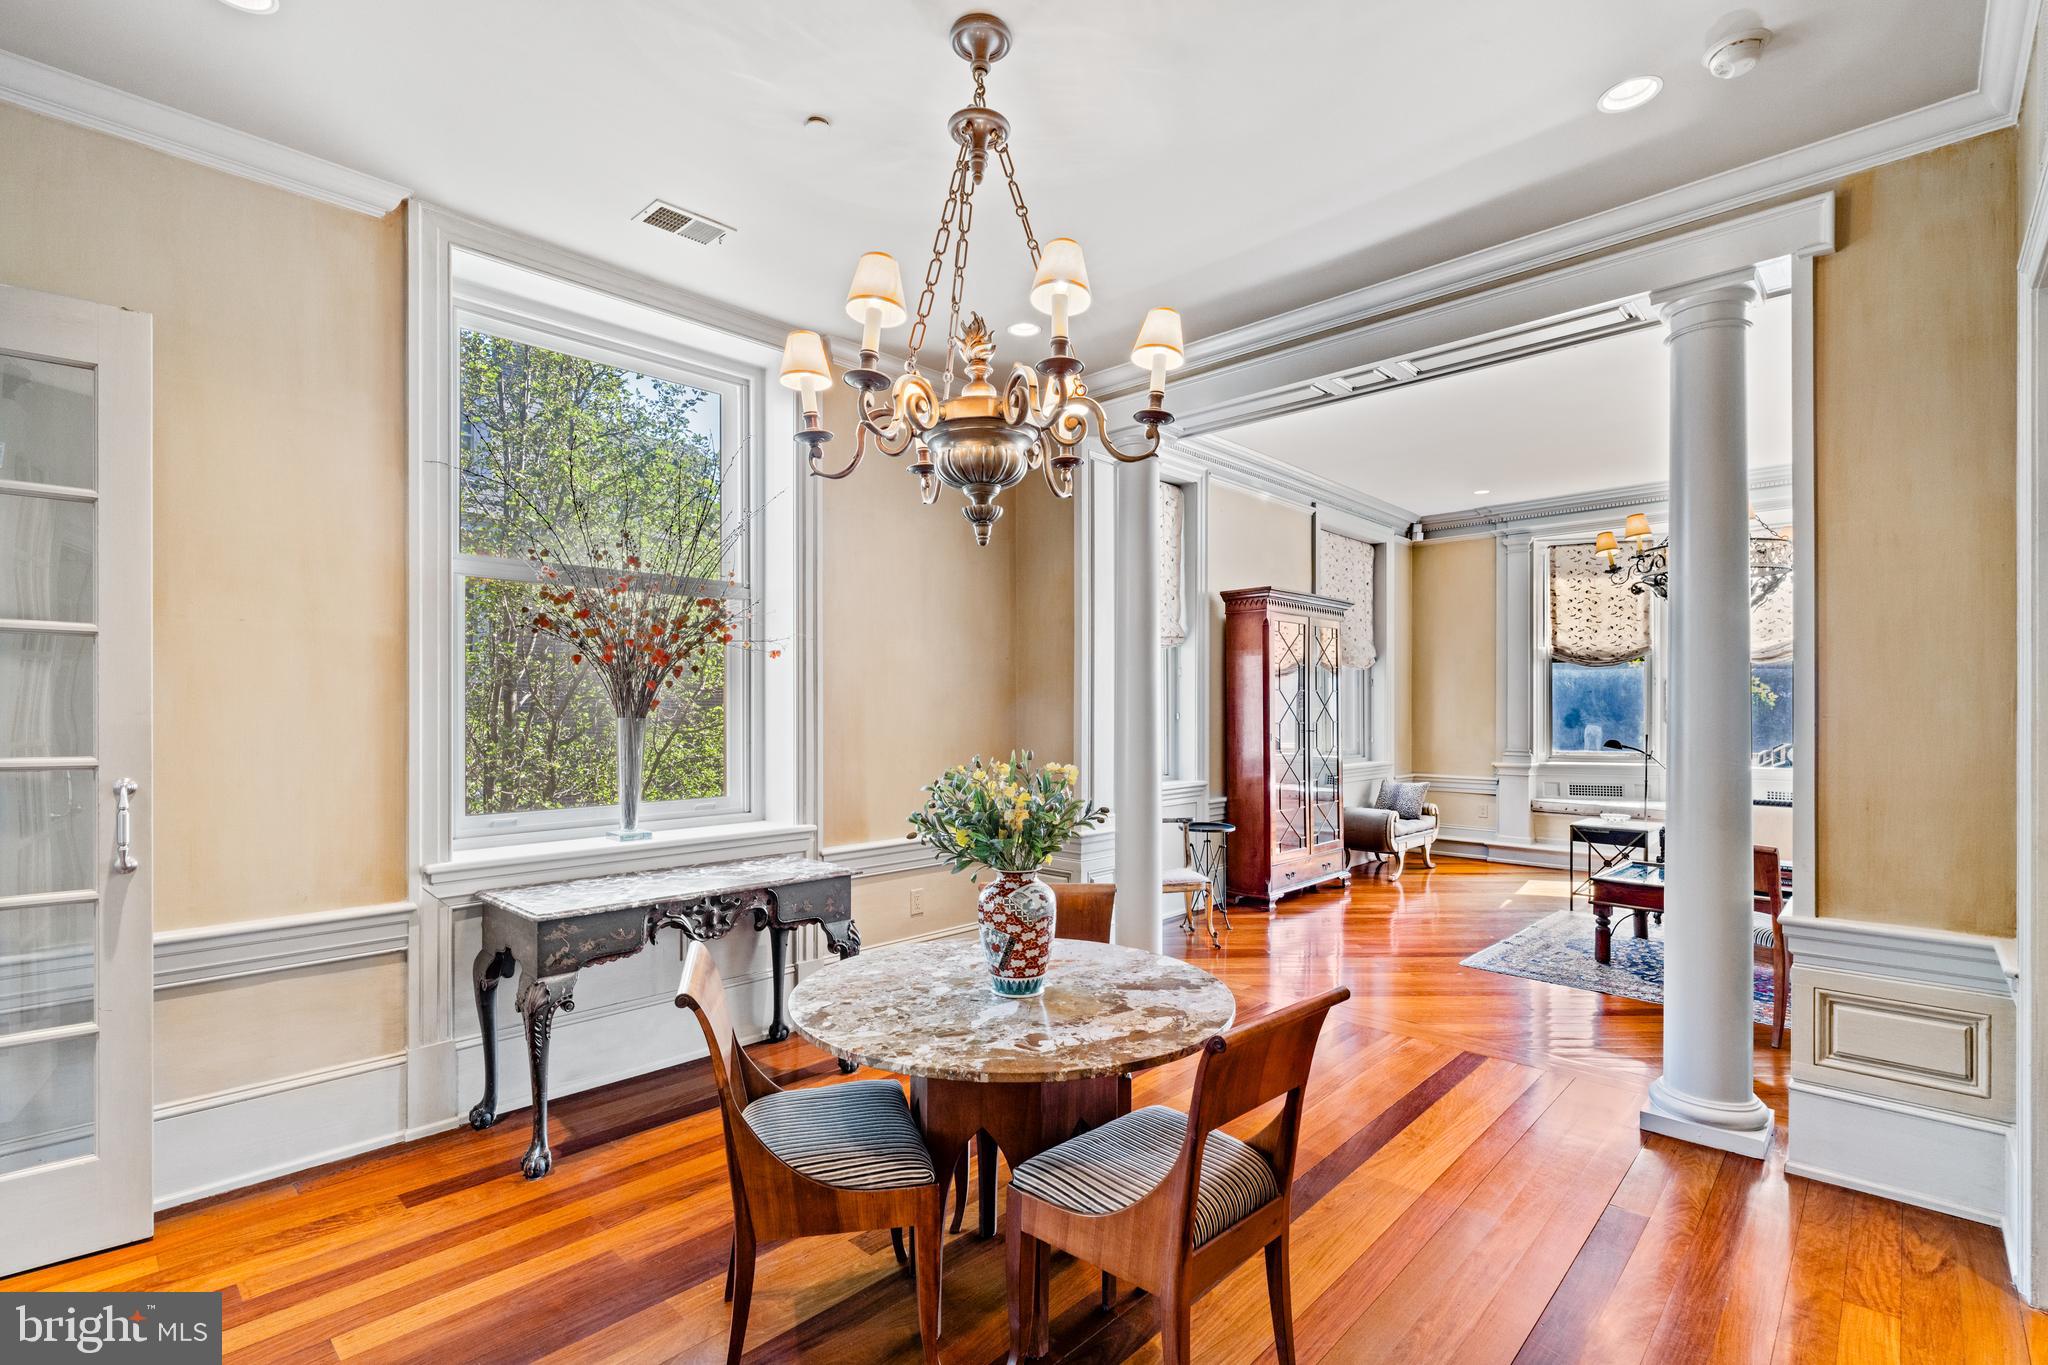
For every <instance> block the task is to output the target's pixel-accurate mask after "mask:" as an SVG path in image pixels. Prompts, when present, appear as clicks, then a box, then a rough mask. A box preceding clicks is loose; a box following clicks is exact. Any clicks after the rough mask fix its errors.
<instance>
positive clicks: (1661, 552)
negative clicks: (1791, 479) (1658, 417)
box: [1593, 507, 1792, 607]
mask: <svg viewBox="0 0 2048 1365" xmlns="http://www.w3.org/2000/svg"><path fill="white" fill-rule="evenodd" d="M1749 520H1750V522H1751V524H1752V525H1753V526H1754V527H1755V529H1754V530H1752V531H1751V532H1750V533H1749V605H1750V606H1751V607H1755V606H1756V605H1757V604H1758V603H1760V602H1762V601H1763V600H1764V599H1765V598H1766V597H1769V596H1770V595H1771V594H1772V593H1774V592H1776V591H1777V590H1778V588H1779V586H1780V585H1781V584H1783V583H1784V581H1785V580H1786V579H1787V578H1788V577H1790V576H1791V573H1792V528H1791V527H1789V526H1787V527H1785V528H1784V529H1782V530H1780V529H1779V528H1778V527H1775V526H1773V525H1771V524H1770V523H1769V522H1768V521H1765V520H1764V519H1763V518H1762V517H1760V516H1758V515H1757V510H1756V508H1754V507H1752V508H1750V509H1749ZM1623 540H1626V541H1628V542H1629V544H1630V545H1631V546H1632V547H1633V548H1631V549H1630V550H1629V551H1628V552H1627V553H1628V558H1627V559H1623V558H1621V556H1622V553H1623V551H1622V547H1621V543H1620V542H1621V541H1623ZM1653 541H1654V542H1655V543H1652V542H1653ZM1593 548H1594V550H1595V551H1597V552H1598V553H1600V554H1603V555H1605V556H1607V570H1606V572H1607V576H1608V577H1609V578H1611V579H1613V580H1614V581H1615V582H1617V583H1624V584H1626V585H1627V586H1628V590H1629V591H1630V592H1631V593H1637V594H1640V593H1642V592H1643V591H1645V590H1646V589H1647V590H1648V591H1650V592H1654V593H1656V594H1657V596H1659V597H1669V596H1670V595H1671V537H1670V536H1668V535H1667V536H1665V537H1664V538H1663V539H1662V540H1657V539H1656V536H1655V535H1654V533H1653V532H1652V531H1651V530H1650V519H1649V518H1648V517H1646V516H1644V515H1643V514H1642V513H1641V512H1631V513H1629V514H1628V520H1627V522H1625V523H1624V524H1623V526H1622V529H1621V535H1620V537H1619V539H1617V538H1616V536H1615V534H1614V532H1612V531H1602V532H1601V533H1600V534H1599V536H1597V537H1596V538H1595V539H1594V541H1593Z"/></svg>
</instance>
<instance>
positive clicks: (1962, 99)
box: [1091, 0, 2038, 403]
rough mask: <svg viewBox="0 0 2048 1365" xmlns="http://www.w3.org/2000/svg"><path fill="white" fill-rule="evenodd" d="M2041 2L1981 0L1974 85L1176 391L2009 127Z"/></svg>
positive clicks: (1228, 359)
mask: <svg viewBox="0 0 2048 1365" xmlns="http://www.w3.org/2000/svg"><path fill="white" fill-rule="evenodd" d="M2037 6H2038V0H1988V3H1987V6H1986V11H1985V16H1984V34H1983V41H1982V43H1981V45H1980V48H1979V53H1978V65H1977V88H1976V89H1975V90H1973V91H1970V92H1969V93H1968V94H1962V95H1954V96H1951V97H1950V98H1948V99H1945V100H1940V101H1937V102H1936V103H1934V104H1929V105H1923V106H1922V107H1921V108H1918V109H1913V110H1909V111H1907V112H1906V113H1903V114H1895V115H1893V116H1892V117H1890V118H1887V119H1880V120H1879V121H1878V122H1876V123H1870V124H1866V125H1864V126H1863V127H1861V128H1855V129H1851V130H1850V131H1848V132H1846V133H1838V134H1836V135H1834V136H1833V137H1827V138H1822V139H1821V140H1820V141H1818V142H1810V143H1807V144H1806V145H1805V146H1803V147H1798V148H1794V149H1793V150H1791V151H1788V152H1783V153H1780V154H1778V155H1775V156H1768V157H1764V158H1761V159H1759V160H1757V161H1752V162H1750V163H1749V164H1747V165H1744V166H1737V167H1735V168H1733V169H1731V170H1726V171H1721V172H1717V173H1716V174H1714V175H1710V176H1706V177H1703V178H1702V179H1699V180H1695V181H1692V182H1690V183H1689V184H1685V185H1679V186H1676V187H1674V188H1672V189H1669V190H1664V191H1661V192H1659V193H1657V194H1653V195H1649V196H1646V197H1645V198H1642V199H1637V200H1634V201H1632V202H1630V203H1627V204H1622V205H1619V206H1617V207H1615V208H1611V209H1607V210H1604V211H1602V212H1599V213H1595V214H1589V215H1588V216H1586V217H1583V218H1577V219H1574V220H1572V221H1571V222H1568V223H1562V224H1559V225H1558V226H1556V227H1552V228H1546V229H1544V230H1542V231H1539V232H1532V233H1529V234H1527V235H1525V236H1521V237H1517V238H1514V239H1513V240H1511V241H1507V242H1502V243H1499V244H1497V245H1494V246H1490V247H1486V248H1483V249H1481V250H1479V251H1474V252H1469V253H1467V254H1466V255H1463V256H1458V257H1454V258H1452V259H1451V260H1448V261H1441V262H1438V263H1437V264H1435V265H1430V266H1425V267H1423V268H1422V269H1419V270H1413V271H1410V272H1408V273H1407V274H1405V275H1398V276H1395V277H1394V278H1393V279H1389V280H1383V281H1380V282H1379V283H1377V284H1370V285H1366V286H1364V287H1362V288H1358V289H1353V290H1350V291H1348V292H1346V293H1342V294H1338V295H1334V296H1333V297H1331V298H1327V299H1323V300H1320V301H1318V302H1316V303H1312V304H1307V305H1304V306H1303V307H1300V308H1294V309H1290V310H1288V311H1286V312H1283V313H1275V314H1273V315H1272V316H1270V317H1266V318H1261V319H1259V320H1258V321H1256V322H1251V323H1247V324H1245V325H1244V326H1242V327H1234V328H1231V329H1230V330H1228V331H1224V332H1219V333H1216V334H1215V335H1213V336H1206V337H1197V338H1196V339H1195V340H1194V341H1192V342H1190V343H1189V345H1188V348H1187V365H1186V367H1185V368H1184V369H1182V370H1181V371H1180V372H1179V373H1178V374H1176V375H1175V379H1176V380H1178V381H1179V382H1181V383H1183V384H1185V383H1186V382H1187V381H1188V380H1190V379H1194V378H1196V377H1199V376H1201V375H1203V374H1205V373H1210V372H1213V371H1216V370H1222V369H1227V368H1229V367H1231V366H1233V365H1238V364H1243V363H1244V362H1246V361H1249V360H1253V359H1257V358H1259V357H1262V356H1265V355H1269V354H1271V353H1273V352H1275V351H1283V350H1286V349H1289V348H1291V347H1295V346H1299V345H1302V344H1304V343H1307V342H1310V341H1314V340H1318V339H1321V338H1323V337H1326V336H1328V335H1329V334H1331V333H1335V332H1343V331H1348V330H1351V329H1355V328H1357V327H1360V326H1362V325H1364V324H1366V323H1368V322H1371V321H1373V320H1375V319H1379V318H1384V317H1387V316H1388V315H1390V314H1395V313H1400V312H1405V311H1407V310H1410V309H1414V308H1418V307H1422V306H1424V305H1427V304H1431V303H1435V302H1438V301H1440V300H1443V299H1446V298H1449V297H1451V296H1454V295H1457V294H1462V293H1465V292H1467V291H1470V290H1475V289H1482V288H1485V287H1487V286H1489V285H1494V284H1498V283H1500V282H1502V281H1504V280H1508V279H1512V278H1514V277H1515V276H1517V275H1522V274H1526V273H1528V272H1531V271H1537V270H1543V269H1546V268H1548V267H1551V266H1555V265H1558V264H1561V263H1563V262H1566V261H1570V260H1573V259H1575V258H1578V257H1581V256H1586V255H1590V254H1593V253H1596V252H1602V251H1606V250H1609V249H1611V248H1613V247H1616V246H1620V245H1622V244H1624V243H1629V242H1637V241H1641V240H1643V239H1646V238H1652V237H1656V236H1658V235H1660V234H1663V233H1668V232H1673V231H1677V230H1679V229H1682V228H1686V227H1689V226H1693V225H1696V224H1700V223H1703V222H1706V221H1708V220H1711V219H1714V218H1717V217H1720V216H1722V215H1725V214H1731V213H1736V212H1740V211H1741V210H1744V209H1751V208H1755V207H1757V206H1760V205H1764V204H1768V203H1770V202H1772V201H1774V200H1778V199H1783V198H1788V197H1791V196H1794V195H1799V194H1803V193H1806V192H1809V191H1812V190H1816V189H1825V188H1831V187H1832V186H1834V185H1835V184H1837V183H1838V182H1840V181H1841V180H1843V179H1845V178H1846V177H1848V176H1851V175H1854V174H1856V173H1857V172H1859V171H1866V170H1869V169H1870V168H1871V167H1873V166H1881V165H1883V164H1885V163H1886V162H1890V161H1898V160H1902V159H1904V158H1906V157H1909V156H1916V155H1918V154H1919V153H1921V152H1927V151H1932V150H1934V149H1935V148H1937V147H1945V146H1947V145H1949V144H1950V143H1954V142H1963V141H1966V140H1968V139H1970V138H1973V137H1977V136H1979V135H1980V134H1983V133H1990V132H1996V131H1997V130H1999V129H2001V128H2006V127H2010V126H2011V125H2012V124H2013V123H2014V122H2016V121H2017V120H2018V118H2019V105H2020V95H2021V92H2022V88H2023V85H2024V82H2025V76H2026V69H2027V61H2028V58H2029V57H2030V55H2031V53H2032V49H2033V34H2034V23H2035V13H2036V9H2037ZM1147 382H1148V381H1147V378H1146V376H1145V375H1144V374H1142V373H1141V372H1140V371H1139V370H1138V369H1137V367H1135V366H1133V365H1130V364H1128V363H1125V364H1120V365H1116V366H1113V367H1110V368H1108V369H1105V370H1104V371H1102V373H1101V374H1099V375H1098V376H1097V377H1096V380H1095V382H1094V384H1093V385H1092V386H1091V387H1092V388H1093V391H1094V393H1095V396H1096V398H1097V399H1099V400H1101V401H1102V402H1104V403H1108V402H1110V401H1112V400H1114V399H1117V398H1122V397H1126V396H1128V395H1130V394H1134V393H1141V392H1142V391H1143V390H1144V388H1145V386H1146V383H1147Z"/></svg>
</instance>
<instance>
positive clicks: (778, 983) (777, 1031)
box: [768, 924, 796, 1043]
mask: <svg viewBox="0 0 2048 1365" xmlns="http://www.w3.org/2000/svg"><path fill="white" fill-rule="evenodd" d="M795 933H796V930H794V929H787V928H784V927H783V926H782V925H780V924H770V925H769V926H768V956H769V960H770V961H771V962H773V964H774V972H775V991H774V997H775V1017H774V1018H773V1019H771V1020H769V1021H768V1041H769V1042H771V1043H780V1042H783V1041H785V1040H786V1039H787V1038H788V1037H789V1016H788V1015H787V1014H786V1013H785V1012H784V1002H785V1001H786V1000H788V998H789V976H788V971H789V940H790V937H791V936H792V935H793V934H795Z"/></svg>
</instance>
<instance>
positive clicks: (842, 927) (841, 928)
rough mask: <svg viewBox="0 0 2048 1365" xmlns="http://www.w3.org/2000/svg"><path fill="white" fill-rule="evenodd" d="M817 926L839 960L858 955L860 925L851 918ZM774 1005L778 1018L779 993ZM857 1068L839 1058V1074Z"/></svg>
mask: <svg viewBox="0 0 2048 1365" xmlns="http://www.w3.org/2000/svg"><path fill="white" fill-rule="evenodd" d="M818 928H820V929H822V930H823V931H824V933H825V942H826V943H828V944H830V945H831V948H832V951H833V952H834V953H836V954H838V956H839V960H840V961H841V962H844V961H846V959H848V958H849V957H858V956H859V955H860V926H859V925H857V924H855V923H854V922H853V921H852V920H850V919H848V920H842V921H838V922H833V921H830V920H820V921H819V923H818ZM779 979H780V978H779V974H778V981H779ZM776 989H777V991H778V992H779V991H780V990H781V987H780V985H779V984H778V986H777V987H776ZM775 1007H776V1011H777V1014H776V1017H777V1018H778V1019H779V1018H781V1017H782V1016H781V1013H780V1011H781V1009H782V997H781V996H780V995H779V994H778V995H777V996H776V1000H775ZM858 1070H860V1066H859V1064H858V1063H856V1062H849V1061H846V1060H845V1059H843V1058H842V1059H841V1060H840V1063H839V1074H840V1075H842V1076H850V1075H852V1074H853V1073H854V1072H856V1071H858Z"/></svg>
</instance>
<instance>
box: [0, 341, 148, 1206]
mask: <svg viewBox="0 0 2048 1365" xmlns="http://www.w3.org/2000/svg"><path fill="white" fill-rule="evenodd" d="M95 379H96V375H95V373H94V371H92V370H90V369H86V368H82V367H79V366H72V365H58V364H52V363H50V362H48V361H42V360H35V359H30V358H28V357H25V356H15V355H0V620H5V621H6V622H7V624H6V625H5V626H4V627H0V1176H6V1175H8V1174H10V1173H12V1172H16V1171H23V1170H27V1169H29V1168H31V1167H36V1166H43V1165H47V1164H49V1163H51V1162H55V1161H63V1160H67V1159H69V1158H72V1157H77V1156H85V1155H91V1154H92V1153H93V1151H94V1150H95V1147H96V1119H95V1111H94V1105H95V1093H96V1089H97V1075H96V1072H97V1065H98V1064H97V1056H98V1050H99V1036H98V1034H99V1026H98V1004H97V982H98V972H99V965H98V955H99V900H98V895H99V888H98V880H99V862H98V859H97V858H96V857H95V856H94V850H95V849H97V848H98V840H97V833H96V827H97V823H98V812H99V791H100V787H99V783H100V776H99V768H98V758H97V752H98V748H99V737H98V730H99V725H98V714H97V712H98V690H99V688H98V655H99V639H98V637H97V632H96V630H95V626H94V622H95V621H96V620H97V618H98V601H97V591H98V565H97V550H98V545H97V537H98V521H99V510H100V509H99V506H98V501H97V497H96V495H95V491H94V490H95V485H96V484H97V482H98V477H99V469H98V466H99V460H98V437H97V432H96V425H97V422H96V416H95V404H96V400H97V395H96V392H95ZM137 1083H138V1084H141V1085H144V1086H147V1085H148V1077H146V1076H145V1077H140V1078H138V1080H137Z"/></svg>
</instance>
